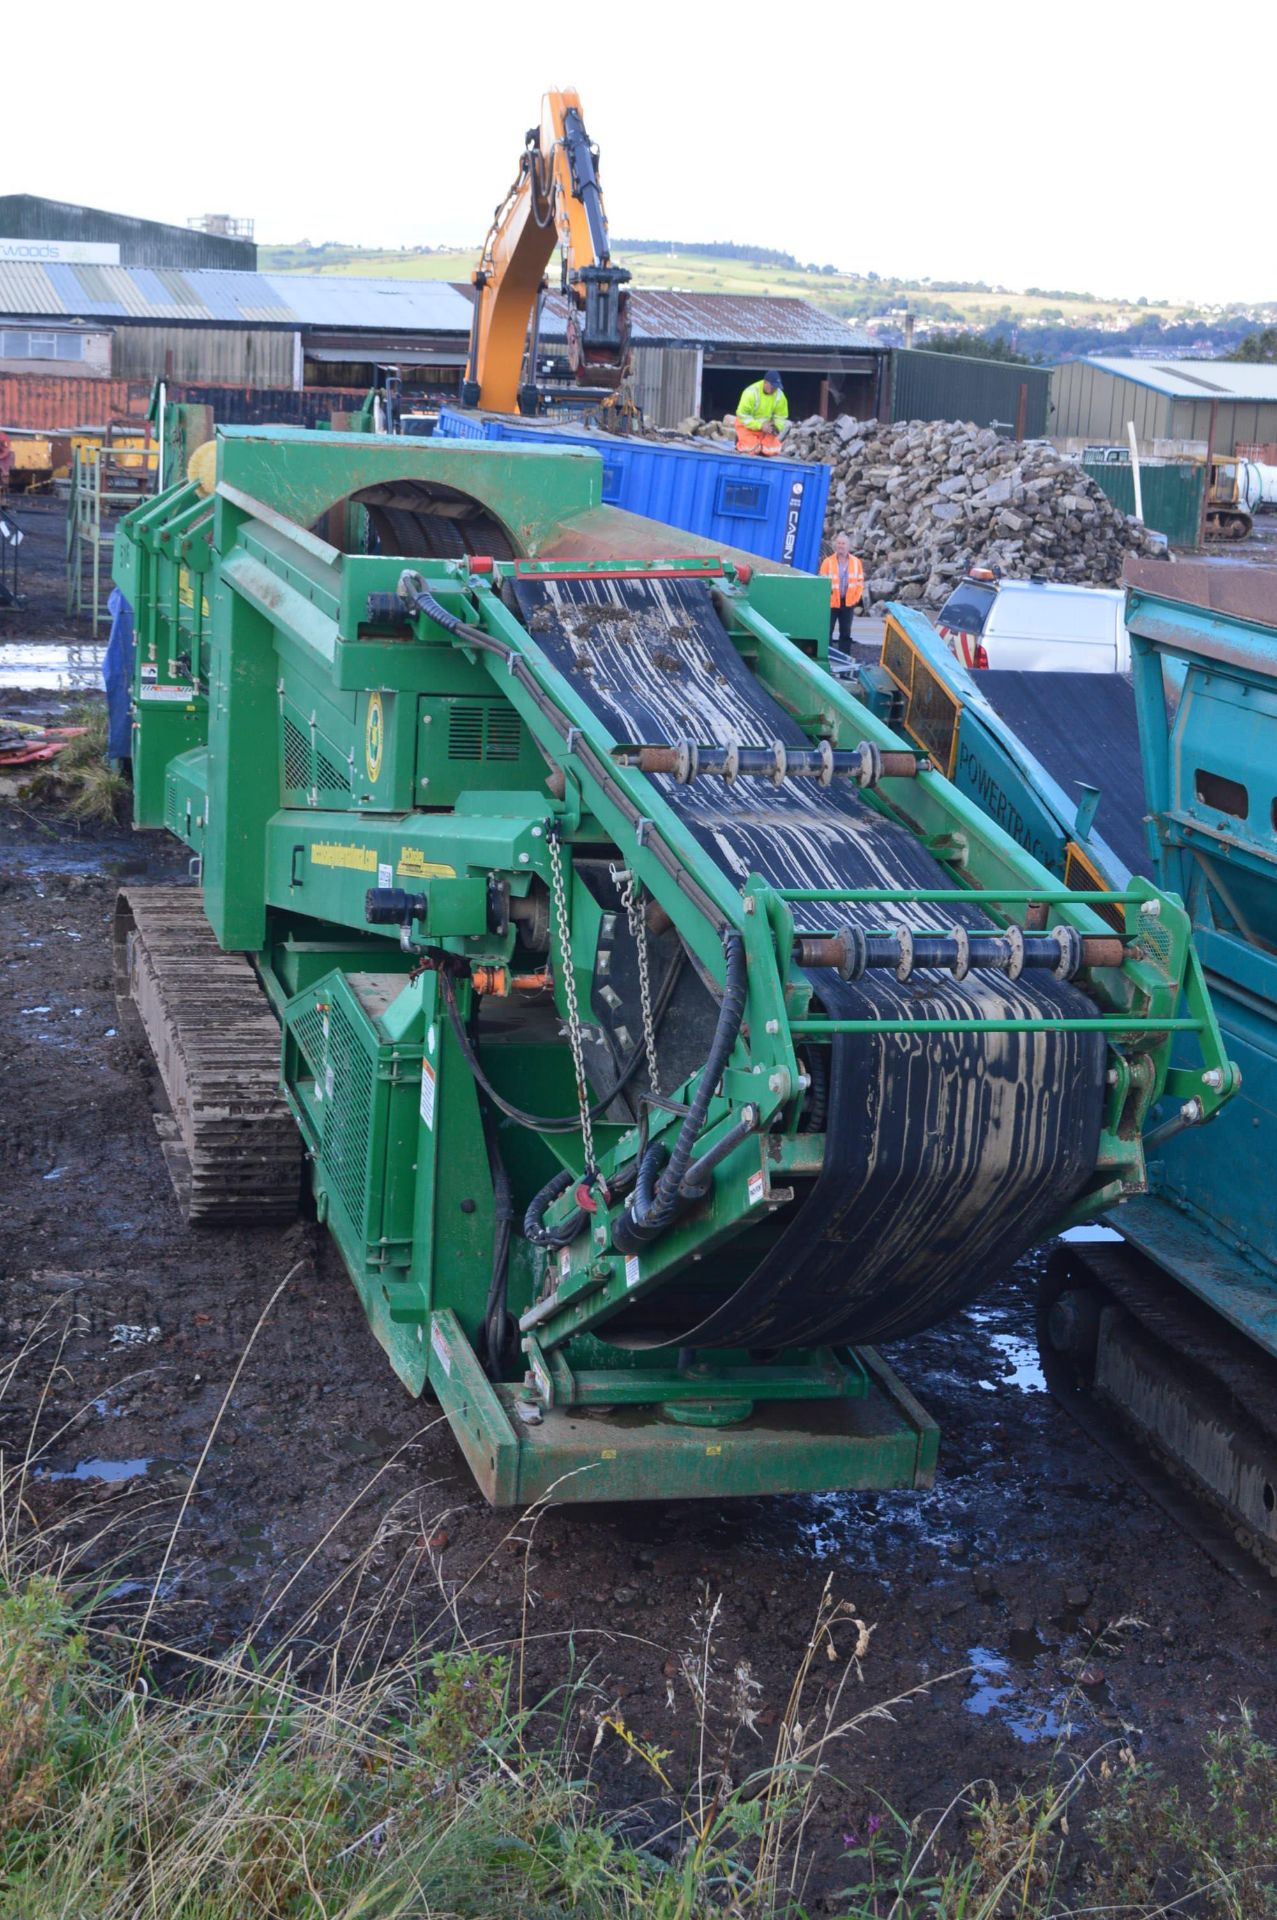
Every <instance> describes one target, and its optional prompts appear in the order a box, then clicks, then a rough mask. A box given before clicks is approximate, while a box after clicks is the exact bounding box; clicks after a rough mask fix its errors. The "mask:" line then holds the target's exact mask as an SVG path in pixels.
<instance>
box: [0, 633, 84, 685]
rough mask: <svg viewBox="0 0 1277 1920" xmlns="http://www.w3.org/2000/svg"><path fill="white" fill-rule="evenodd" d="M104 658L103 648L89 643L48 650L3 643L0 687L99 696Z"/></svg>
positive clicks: (29, 645)
mask: <svg viewBox="0 0 1277 1920" xmlns="http://www.w3.org/2000/svg"><path fill="white" fill-rule="evenodd" d="M105 655H106V647H105V645H104V644H102V643H100V642H97V641H93V640H82V641H70V642H68V643H67V644H66V645H65V646H48V647H42V646H36V645H34V644H32V643H31V642H30V641H22V640H17V641H7V642H5V643H4V644H3V645H0V688H4V687H17V688H21V689H22V691H23V692H26V691H28V690H31V691H34V690H36V689H41V690H43V689H48V690H50V691H51V692H54V693H101V691H102V661H103V659H104V658H105Z"/></svg>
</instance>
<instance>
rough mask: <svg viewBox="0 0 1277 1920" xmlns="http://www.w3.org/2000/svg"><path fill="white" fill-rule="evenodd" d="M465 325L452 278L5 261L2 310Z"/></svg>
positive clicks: (413, 327) (448, 329) (0, 277)
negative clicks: (361, 277)
mask: <svg viewBox="0 0 1277 1920" xmlns="http://www.w3.org/2000/svg"><path fill="white" fill-rule="evenodd" d="M3 314H8V315H12V316H17V315H19V314H21V315H24V316H27V315H32V316H34V315H46V314H47V315H52V314H59V315H63V316H74V317H75V318H78V319H112V320H115V319H126V318H127V319H133V320H151V321H164V320H198V321H203V322H204V323H205V324H206V325H207V324H208V323H209V322H210V321H211V322H213V323H214V324H216V323H217V322H221V323H222V324H223V325H230V326H244V325H247V324H249V323H253V324H256V325H258V326H260V325H263V324H265V323H270V322H275V323H277V324H280V325H283V326H294V327H324V328H331V329H334V330H344V329H354V328H368V329H370V330H371V329H376V331H378V332H380V333H447V334H458V333H461V334H464V333H467V332H468V331H469V327H470V303H469V301H468V300H466V299H465V297H464V296H463V295H462V294H459V293H458V292H457V291H456V289H455V288H454V287H452V286H450V285H449V284H448V282H447V281H445V280H356V279H345V278H344V277H341V276H339V275H336V274H333V275H321V274H304V273H288V274H273V273H237V272H235V271H233V270H232V269H229V268H226V269H222V268H208V269H191V270H190V271H189V272H181V273H179V272H177V271H175V270H173V269H165V268H156V267H83V266H81V267H77V266H71V265H66V264H61V265H56V266H51V267H35V266H31V265H29V264H25V263H20V262H15V261H0V315H3Z"/></svg>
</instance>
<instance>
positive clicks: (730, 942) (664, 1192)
mask: <svg viewBox="0 0 1277 1920" xmlns="http://www.w3.org/2000/svg"><path fill="white" fill-rule="evenodd" d="M723 954H724V958H725V959H726V962H727V985H726V987H725V988H724V991H723V999H722V1004H721V1006H720V1007H719V1010H718V1023H717V1025H716V1026H715V1029H714V1038H713V1040H712V1042H711V1043H710V1050H709V1054H708V1057H707V1058H706V1061H705V1065H704V1066H703V1067H702V1068H701V1076H700V1079H699V1081H698V1082H697V1087H696V1092H695V1094H694V1095H693V1096H692V1103H691V1105H690V1107H689V1108H688V1110H687V1113H686V1115H685V1116H684V1119H683V1124H682V1126H681V1127H680V1128H679V1130H678V1138H677V1139H676V1140H675V1142H674V1146H673V1149H672V1150H671V1152H670V1155H669V1158H668V1159H667V1160H665V1161H664V1164H663V1165H662V1164H661V1161H660V1160H659V1159H658V1158H657V1155H663V1154H664V1151H665V1150H664V1147H663V1146H661V1145H660V1143H657V1144H656V1145H654V1146H651V1147H649V1148H648V1150H647V1152H646V1153H645V1154H644V1155H643V1158H642V1161H641V1162H640V1164H639V1176H638V1182H637V1184H636V1186H635V1189H634V1198H633V1200H632V1201H631V1202H630V1205H629V1207H628V1208H627V1209H626V1211H625V1212H624V1213H623V1214H622V1215H621V1218H620V1219H619V1220H618V1221H617V1223H616V1225H615V1227H614V1228H613V1231H612V1239H613V1243H614V1245H616V1246H617V1247H618V1248H619V1249H620V1251H621V1252H622V1253H637V1252H638V1250H639V1248H640V1247H643V1246H646V1245H648V1244H649V1243H650V1242H651V1241H653V1240H655V1239H656V1238H657V1237H658V1235H660V1234H662V1233H664V1231H665V1229H666V1228H667V1227H668V1226H669V1225H670V1224H671V1222H672V1221H673V1219H674V1217H675V1215H676V1214H677V1212H678V1210H679V1207H680V1205H681V1204H682V1201H683V1195H682V1194H681V1193H680V1191H679V1189H680V1188H681V1187H682V1184H683V1180H684V1178H685V1176H686V1174H687V1170H688V1168H689V1167H690V1165H691V1163H692V1155H693V1152H694V1151H695V1148H696V1136H697V1135H698V1134H699V1132H700V1130H701V1128H702V1127H703V1126H704V1124H705V1115H706V1114H707V1113H708V1111H709V1103H710V1101H711V1100H712V1099H713V1097H714V1089H715V1087H717V1085H718V1083H719V1081H720V1080H721V1078H722V1076H723V1070H724V1068H725V1067H726V1065H727V1062H728V1060H729V1059H730V1057H731V1051H732V1048H733V1047H734V1046H735V1045H736V1040H737V1036H738V1035H739V1033H740V1028H741V1021H742V1020H743V1019H744V1017H745V991H746V985H747V979H746V966H745V942H744V940H743V939H742V938H741V936H740V934H739V933H736V932H735V931H731V932H729V933H726V934H724V936H723ZM658 1167H660V1173H659V1177H657V1172H656V1170H657V1168H658Z"/></svg>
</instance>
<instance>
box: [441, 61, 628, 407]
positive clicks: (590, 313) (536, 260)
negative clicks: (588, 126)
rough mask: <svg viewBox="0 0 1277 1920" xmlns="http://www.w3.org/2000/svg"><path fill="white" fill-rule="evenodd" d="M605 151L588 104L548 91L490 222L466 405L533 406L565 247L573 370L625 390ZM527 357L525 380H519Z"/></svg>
mask: <svg viewBox="0 0 1277 1920" xmlns="http://www.w3.org/2000/svg"><path fill="white" fill-rule="evenodd" d="M597 161H598V151H597V148H596V147H595V146H594V145H593V143H592V142H591V140H590V138H589V136H588V134H587V133H586V130H585V120H584V117H583V115H582V112H581V102H580V99H579V97H578V95H577V94H576V92H575V91H574V90H573V89H571V88H567V89H565V90H564V91H563V92H560V93H547V94H546V95H545V98H544V101H543V102H542V114H541V124H540V126H538V127H532V128H530V129H529V131H528V133H527V134H526V135H525V137H524V147H523V152H522V154H521V155H520V158H519V171H518V174H517V175H516V177H515V180H514V184H513V185H512V186H511V188H510V190H509V192H508V193H507V194H506V196H505V198H504V200H503V201H502V202H501V205H500V206H499V207H498V208H497V210H496V213H495V215H494V217H493V222H492V227H491V230H490V231H489V234H488V237H487V239H486V240H485V242H484V246H483V253H482V256H481V258H480V261H479V265H478V266H477V267H476V268H475V271H474V275H473V279H474V285H475V289H476V295H475V306H474V320H473V323H472V326H471V332H470V355H469V360H468V362H467V366H466V379H465V384H464V386H463V388H462V400H463V402H464V404H465V405H467V406H471V407H479V406H481V407H485V408H489V409H491V410H492V411H494V412H497V413H512V412H514V410H515V408H516V405H517V406H518V408H519V410H520V411H521V412H532V411H534V410H535V385H534V379H535V359H536V336H537V328H536V326H535V325H533V326H532V331H531V337H530V338H529V325H530V323H532V322H533V321H534V319H539V314H540V300H541V295H542V292H543V290H544V287H545V273H546V269H547V267H548V266H549V264H550V258H551V255H552V254H553V252H554V249H555V246H556V245H558V247H559V248H560V249H561V255H562V262H563V273H562V288H563V292H564V294H565V295H566V296H567V299H568V309H569V310H568V364H569V366H570V367H571V369H572V372H573V374H574V376H575V377H576V379H577V380H579V381H588V382H589V383H590V384H592V385H597V386H609V387H616V386H619V384H620V382H621V380H622V379H623V377H624V375H625V372H626V369H627V366H628V362H629V315H628V311H627V307H628V296H627V295H626V293H625V291H624V289H625V283H626V282H627V281H628V280H629V277H630V276H629V273H628V271H627V270H626V269H625V268H624V267H617V266H614V265H613V264H612V257H611V250H610V243H609V240H608V230H607V215H606V213H605V211H604V207H603V193H602V189H601V187H600V186H599V179H598V170H597ZM525 353H526V356H527V363H528V377H527V379H526V381H524V380H521V374H522V369H523V365H524V358H525Z"/></svg>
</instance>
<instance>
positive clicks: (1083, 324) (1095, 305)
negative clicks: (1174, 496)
mask: <svg viewBox="0 0 1277 1920" xmlns="http://www.w3.org/2000/svg"><path fill="white" fill-rule="evenodd" d="M258 252H259V258H260V263H261V267H262V270H263V271H264V272H268V273H333V274H357V275H363V276H366V277H371V278H374V279H405V280H468V279H469V277H470V274H471V272H472V270H473V268H474V265H475V263H476V261H477V259H478V257H479V250H478V248H477V247H475V248H461V249H450V248H440V249H431V248H428V247H423V248H403V249H400V250H399V251H393V252H377V251H372V250H369V249H368V248H364V247H358V246H345V245H336V244H332V243H329V244H325V245H323V246H311V245H310V244H309V243H308V242H302V243H300V244H299V245H293V246H271V247H268V246H263V247H259V249H258ZM615 258H616V259H617V261H618V262H619V263H620V265H622V266H626V267H628V268H629V269H630V272H631V273H632V274H633V276H634V284H635V286H639V287H666V288H679V289H682V290H684V291H686V292H688V293H740V294H755V295H757V294H788V295H790V296H793V297H797V298H799V299H803V300H810V301H811V302H812V304H813V305H814V306H818V307H821V308H823V309H824V311H825V312H827V313H832V314H836V315H837V316H838V317H839V318H840V319H843V320H846V321H848V322H849V323H851V324H854V325H855V326H858V327H867V328H868V329H869V330H870V331H871V332H872V333H874V334H876V335H877V336H878V337H879V338H881V339H882V340H883V341H884V342H886V343H889V344H899V342H900V341H901V340H902V339H903V337H904V333H903V324H902V316H903V311H904V310H905V309H906V308H907V309H908V311H909V312H910V313H912V314H913V315H914V326H915V332H914V343H915V345H917V346H925V345H926V336H927V334H928V332H931V331H937V332H946V333H951V332H953V331H954V329H955V328H961V329H967V330H970V331H972V332H976V333H979V334H980V335H982V336H983V337H984V338H986V339H988V338H992V337H994V336H997V335H1000V336H1002V337H1003V338H1004V339H1005V340H1006V341H1007V342H1008V344H1009V345H1011V346H1012V347H1014V348H1015V349H1017V350H1018V351H1019V352H1021V353H1027V354H1030V355H1031V356H1032V357H1033V358H1035V359H1041V360H1059V359H1065V358H1068V357H1069V356H1070V355H1076V354H1080V353H1120V352H1132V351H1134V352H1143V353H1145V354H1147V353H1150V352H1153V353H1156V352H1167V353H1179V354H1182V353H1190V352H1196V353H1199V354H1200V353H1209V354H1221V353H1228V352H1231V351H1232V349H1233V348H1234V347H1236V346H1237V345H1238V344H1239V343H1240V341H1241V340H1242V339H1244V338H1245V336H1246V335H1247V334H1248V333H1250V332H1253V331H1254V329H1255V328H1256V327H1257V326H1264V325H1272V324H1273V323H1275V322H1277V299H1274V300H1273V301H1271V302H1267V303H1263V304H1261V305H1258V306H1254V307H1243V306H1239V305H1233V306H1226V307H1221V306H1212V307H1208V306H1204V305H1188V306H1181V305H1176V304H1175V303H1174V302H1172V301H1168V300H1160V299H1150V298H1146V297H1145V296H1144V295H1140V296H1139V297H1137V298H1134V299H1109V298H1104V297H1097V296H1096V295H1095V294H1092V293H1072V292H1068V291H1065V290H1057V289H1051V288H1044V287H1030V288H1027V289H1026V290H1025V291H1023V292H1012V291H1009V290H1008V289H1007V288H1005V287H991V286H987V285H986V284H985V283H984V282H983V281H978V280H974V281H939V280H901V279H894V278H892V277H890V276H888V275H883V274H877V273H863V274H855V273H843V272H840V271H838V270H837V269H836V268H835V267H833V266H832V265H827V264H826V265H818V264H816V263H809V264H807V265H803V264H802V263H800V262H799V261H798V260H797V259H795V257H794V256H793V255H792V254H787V253H782V252H779V251H778V250H777V249H775V248H769V247H751V246H748V245H745V244H742V243H739V242H737V241H734V240H731V241H727V240H724V241H709V242H704V243H702V244H700V245H697V246H689V245H685V244H683V243H681V242H678V241H668V240H618V241H617V242H616V243H615Z"/></svg>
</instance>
